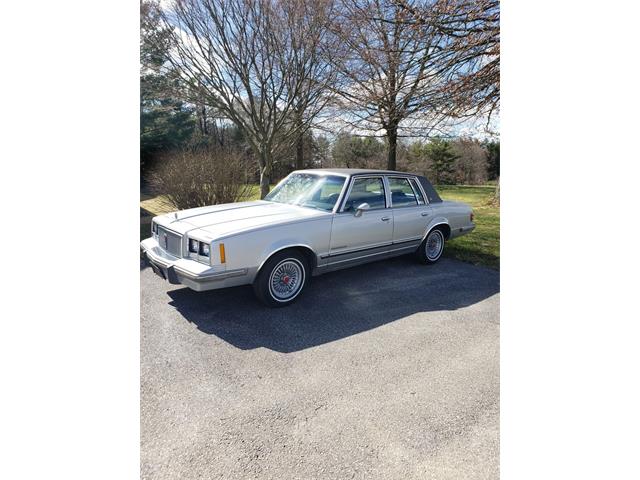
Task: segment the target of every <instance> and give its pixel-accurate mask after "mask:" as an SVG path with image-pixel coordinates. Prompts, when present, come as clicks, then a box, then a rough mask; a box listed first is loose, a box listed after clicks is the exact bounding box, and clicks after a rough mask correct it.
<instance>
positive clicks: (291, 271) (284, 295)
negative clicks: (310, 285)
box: [253, 250, 309, 307]
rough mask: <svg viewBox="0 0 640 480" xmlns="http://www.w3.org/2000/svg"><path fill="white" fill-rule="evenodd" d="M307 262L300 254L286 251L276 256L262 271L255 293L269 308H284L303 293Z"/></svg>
mask: <svg viewBox="0 0 640 480" xmlns="http://www.w3.org/2000/svg"><path fill="white" fill-rule="evenodd" d="M308 272H309V267H308V264H307V260H306V259H305V258H304V255H302V254H301V253H300V252H297V251H295V250H285V251H283V252H278V253H276V254H274V255H273V256H272V257H271V258H269V260H267V261H266V263H265V264H264V265H263V266H262V268H261V269H260V272H259V273H258V276H257V277H256V280H255V282H254V283H253V291H254V292H255V294H256V297H258V300H260V301H261V302H262V303H264V304H265V305H267V306H268V307H284V306H286V305H289V304H291V303H293V302H294V301H295V300H296V299H297V298H298V297H299V296H300V294H301V293H302V290H303V289H304V287H305V285H306V283H307V277H308Z"/></svg>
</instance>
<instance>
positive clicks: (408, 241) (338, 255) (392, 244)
mask: <svg viewBox="0 0 640 480" xmlns="http://www.w3.org/2000/svg"><path fill="white" fill-rule="evenodd" d="M418 240H420V239H419V238H415V239H414V240H404V241H403V242H395V243H387V244H385V245H378V246H376V247H367V248H361V249H360V250H349V251H348V252H342V253H334V254H333V255H324V256H321V257H320V258H321V259H323V260H324V259H325V258H335V257H340V256H342V255H351V254H352V253H360V252H366V251H369V250H377V249H378V248H384V247H392V246H394V245H402V244H404V243H412V242H417V241H418ZM380 253H384V252H380Z"/></svg>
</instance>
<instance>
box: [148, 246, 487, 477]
mask: <svg viewBox="0 0 640 480" xmlns="http://www.w3.org/2000/svg"><path fill="white" fill-rule="evenodd" d="M140 283H141V319H140V322H141V352H140V353H141V366H140V373H141V462H142V463H141V475H142V478H144V479H176V478H184V479H196V478H204V479H217V478H233V479H245V478H273V479H294V478H296V479H297V478H299V479H314V478H323V479H333V478H335V479H343V478H346V479H349V478H362V479H372V478H382V479H412V478H416V479H417V478H420V479H431V478H433V479H475V478H477V479H491V478H498V476H499V473H498V467H499V274H498V272H496V271H493V270H490V269H486V268H481V267H475V266H473V265H470V264H466V263H462V262H458V261H455V260H451V259H446V258H445V259H442V260H441V261H440V262H439V263H438V264H436V265H432V266H423V265H419V264H417V263H416V262H415V261H414V260H413V259H412V258H411V257H401V258H397V259H393V260H387V261H383V262H377V263H374V264H370V265H364V266H360V267H355V268H352V269H349V270H344V271H342V272H335V273H330V274H327V275H324V276H321V277H316V278H313V279H312V282H311V284H310V285H309V287H308V289H307V290H306V291H305V292H304V294H303V295H302V296H301V298H300V299H299V301H298V302H297V303H295V304H294V305H292V306H290V307H288V308H284V309H278V310H271V309H267V308H265V307H263V306H262V305H260V304H259V303H258V302H257V300H255V299H254V297H253V292H252V291H251V287H238V288H233V289H227V290H219V291H212V292H204V293H196V292H193V291H191V290H188V289H186V288H183V287H181V286H174V285H169V284H168V283H165V282H163V281H162V279H160V278H159V277H157V276H156V275H154V273H153V272H152V271H151V269H150V268H143V267H142V266H141V271H140Z"/></svg>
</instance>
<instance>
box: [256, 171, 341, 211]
mask: <svg viewBox="0 0 640 480" xmlns="http://www.w3.org/2000/svg"><path fill="white" fill-rule="evenodd" d="M344 182H345V178H344V177H340V176H337V175H316V174H311V173H295V174H293V175H289V176H288V177H287V178H286V179H285V180H284V181H282V182H280V183H279V184H278V186H276V188H274V189H273V190H272V191H271V192H269V194H268V195H267V196H266V197H265V198H264V199H265V200H266V201H268V202H277V203H287V204H289V205H298V206H301V207H309V208H316V209H318V210H324V211H326V212H330V211H331V210H333V207H334V205H335V204H336V202H337V201H338V197H339V196H340V192H341V191H342V186H343V185H344Z"/></svg>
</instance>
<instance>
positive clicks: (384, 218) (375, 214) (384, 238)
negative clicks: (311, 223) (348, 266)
mask: <svg viewBox="0 0 640 480" xmlns="http://www.w3.org/2000/svg"><path fill="white" fill-rule="evenodd" d="M363 203H366V204H368V205H369V209H368V210H364V211H362V212H361V214H360V215H358V216H356V210H357V207H358V206H360V205H361V204H363ZM392 243H393V215H392V213H391V210H390V208H389V202H388V194H387V191H386V184H385V182H384V181H383V178H382V176H378V175H374V176H367V177H354V178H352V179H351V184H350V186H349V190H348V192H347V196H346V199H345V202H344V204H343V206H342V208H341V210H340V211H338V212H337V213H336V214H335V215H334V218H333V225H332V229H331V242H330V250H329V259H328V264H329V265H331V264H345V263H353V262H355V261H358V260H361V259H364V258H370V257H373V256H375V255H376V254H378V253H384V252H385V251H386V250H388V248H389V246H390V245H391V244H392Z"/></svg>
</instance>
